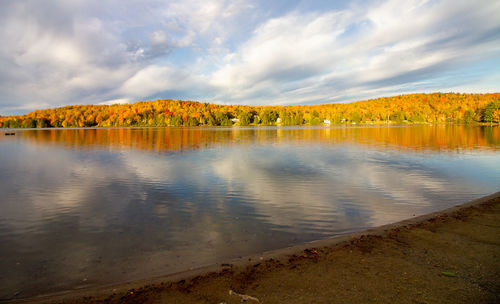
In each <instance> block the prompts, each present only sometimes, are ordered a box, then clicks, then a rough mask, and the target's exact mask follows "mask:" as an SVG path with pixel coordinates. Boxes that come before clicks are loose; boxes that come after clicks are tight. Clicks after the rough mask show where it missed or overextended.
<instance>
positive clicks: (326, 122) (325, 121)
mask: <svg viewBox="0 0 500 304" xmlns="http://www.w3.org/2000/svg"><path fill="white" fill-rule="evenodd" d="M323 123H324V124H327V125H329V124H331V122H330V120H328V119H325V120H323Z"/></svg>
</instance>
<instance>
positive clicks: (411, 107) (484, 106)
mask: <svg viewBox="0 0 500 304" xmlns="http://www.w3.org/2000/svg"><path fill="white" fill-rule="evenodd" d="M499 122H500V93H493V94H458V93H433V94H409V95H401V96H395V97H384V98H378V99H372V100H366V101H359V102H353V103H343V104H340V103H336V104H323V105H310V106H286V107H283V106H240V105H217V104H209V103H201V102H194V101H180V100H156V101H141V102H136V103H132V104H117V105H78V106H66V107H61V108H54V109H46V110H37V111H34V112H31V113H28V114H26V115H21V116H7V117H0V127H1V128H48V127H62V128H66V127H136V126H137V127H164V126H200V125H201V126H233V125H239V126H247V125H264V126H269V125H325V124H384V123H385V124H392V123H394V124H404V123H464V124H474V123H486V124H493V123H495V124H496V123H499Z"/></svg>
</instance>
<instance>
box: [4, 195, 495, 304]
mask: <svg viewBox="0 0 500 304" xmlns="http://www.w3.org/2000/svg"><path fill="white" fill-rule="evenodd" d="M499 201H500V192H496V193H493V194H490V195H487V196H484V197H481V198H478V199H475V200H473V201H469V202H466V203H462V204H460V205H457V206H454V207H451V208H447V209H444V210H441V211H436V212H432V213H429V214H425V215H421V216H416V217H413V218H410V219H406V220H403V221H399V222H396V223H392V224H387V225H383V226H378V227H374V228H369V229H366V230H363V231H360V232H356V233H351V234H346V235H339V236H334V237H331V238H327V239H322V240H317V241H312V242H309V243H305V244H300V245H295V246H292V247H287V248H282V249H277V250H272V251H266V252H263V253H260V254H255V255H251V256H246V257H242V258H237V259H233V260H230V261H226V262H225V263H217V264H212V265H207V266H203V267H199V268H196V269H192V270H187V271H183V272H178V273H174V274H169V275H163V276H159V277H154V278H150V279H145V280H138V281H133V282H126V283H118V284H112V285H107V286H100V287H91V288H86V289H73V290H67V291H62V292H57V293H52V294H45V295H40V296H36V297H31V298H21V299H9V300H7V301H0V302H1V303H4V302H8V301H11V302H12V303H54V302H57V303H60V302H64V303H83V302H85V303H89V302H90V303H94V302H95V303H101V302H103V303H104V302H105V300H106V299H107V300H113V299H114V300H118V299H119V302H123V301H124V302H127V301H130V302H131V303H132V302H134V301H136V300H137V299H135V297H137V296H139V295H141V294H144V293H146V294H149V295H152V297H153V298H154V295H155V294H158V295H159V294H161V293H162V292H163V291H166V292H167V293H168V292H169V291H172V290H179V288H180V289H181V290H182V289H183V288H184V287H185V286H189V288H188V289H191V288H193V286H192V285H193V284H194V285H196V284H198V285H203V284H205V283H207V282H208V283H209V282H210V281H211V280H212V281H214V280H215V281H217V280H218V279H220V278H225V277H227V276H229V277H234V276H238V275H240V276H241V275H242V274H243V276H247V275H249V274H248V271H249V269H250V270H251V271H250V272H251V273H250V275H252V273H253V269H255V268H256V267H257V268H262V267H261V266H262V265H263V264H265V265H266V266H268V265H271V266H272V265H274V266H276V267H277V268H276V269H278V270H276V269H275V270H272V269H274V268H273V267H271V268H272V269H271V271H274V272H279V271H281V270H279V269H281V268H282V267H286V266H282V265H285V264H283V263H282V261H288V262H286V263H288V264H290V263H292V264H293V263H294V262H295V261H299V263H300V261H301V260H302V259H312V260H313V261H314V260H315V259H317V258H318V257H317V255H320V256H321V255H322V254H323V251H325V250H326V251H332V250H333V251H335V250H341V249H338V248H340V247H343V246H344V247H345V246H350V245H352V244H357V243H363V242H364V241H366V240H370V239H371V238H375V239H379V238H386V237H388V235H391V234H394V233H396V234H398V233H400V231H403V230H405V231H406V230H410V231H411V229H413V228H415V227H419V226H425V225H427V223H430V222H433V221H436V219H441V218H445V217H453V216H454V215H456V214H458V213H461V212H462V213H464V212H466V211H467V210H469V209H474V208H479V207H481V205H484V204H485V203H488V202H490V203H491V202H493V204H497V205H498V202H499ZM358 245H359V244H358ZM318 252H321V254H320V253H318ZM351 252H352V251H351ZM304 253H305V255H304ZM288 264H286V265H288ZM268 268H269V267H268ZM205 285H206V284H205ZM183 286H184V287H183ZM225 289H226V290H225V292H226V293H227V288H225ZM242 291H244V288H240V290H236V292H242ZM249 294H250V293H249ZM120 295H123V296H122V298H120V297H119V296H120ZM233 298H234V299H236V298H235V297H234V296H233ZM91 299H92V300H91ZM139 302H143V303H149V302H150V301H148V300H144V301H142V300H139ZM153 302H154V301H153ZM153 302H151V303H153ZM188 302H189V301H188ZM219 302H220V301H219ZM266 302H267V301H266Z"/></svg>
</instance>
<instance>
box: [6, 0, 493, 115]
mask: <svg viewBox="0 0 500 304" xmlns="http://www.w3.org/2000/svg"><path fill="white" fill-rule="evenodd" d="M499 16H500V1H498V0H479V1H470V0H466V1H462V0H436V1H427V0H420V1H417V0H415V1H413V0H409V1H401V0H367V1H333V0H332V1H326V0H325V1H293V0H273V1H267V0H266V1H260V0H254V1H246V0H234V1H225V0H182V1H159V0H127V1H125V0H99V1H97V0H44V1H39V0H1V1H0V41H1V44H0V67H1V68H0V115H14V114H24V113H27V112H30V111H33V110H36V109H44V108H52V107H59V106H64V105H74V104H114V103H127V102H135V101H139V100H154V99H182V100H196V101H202V102H211V103H219V104H245V105H296V104H321V103H332V102H351V101H356V100H362V99H368V98H376V97H381V96H392V95H399V94H406V93H419V92H438V91H439V92H470V93H487V92H500V69H499V67H500V17H499Z"/></svg>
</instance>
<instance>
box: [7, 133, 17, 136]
mask: <svg viewBox="0 0 500 304" xmlns="http://www.w3.org/2000/svg"><path fill="white" fill-rule="evenodd" d="M9 135H16V133H14V132H11V133H5V136H9Z"/></svg>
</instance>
